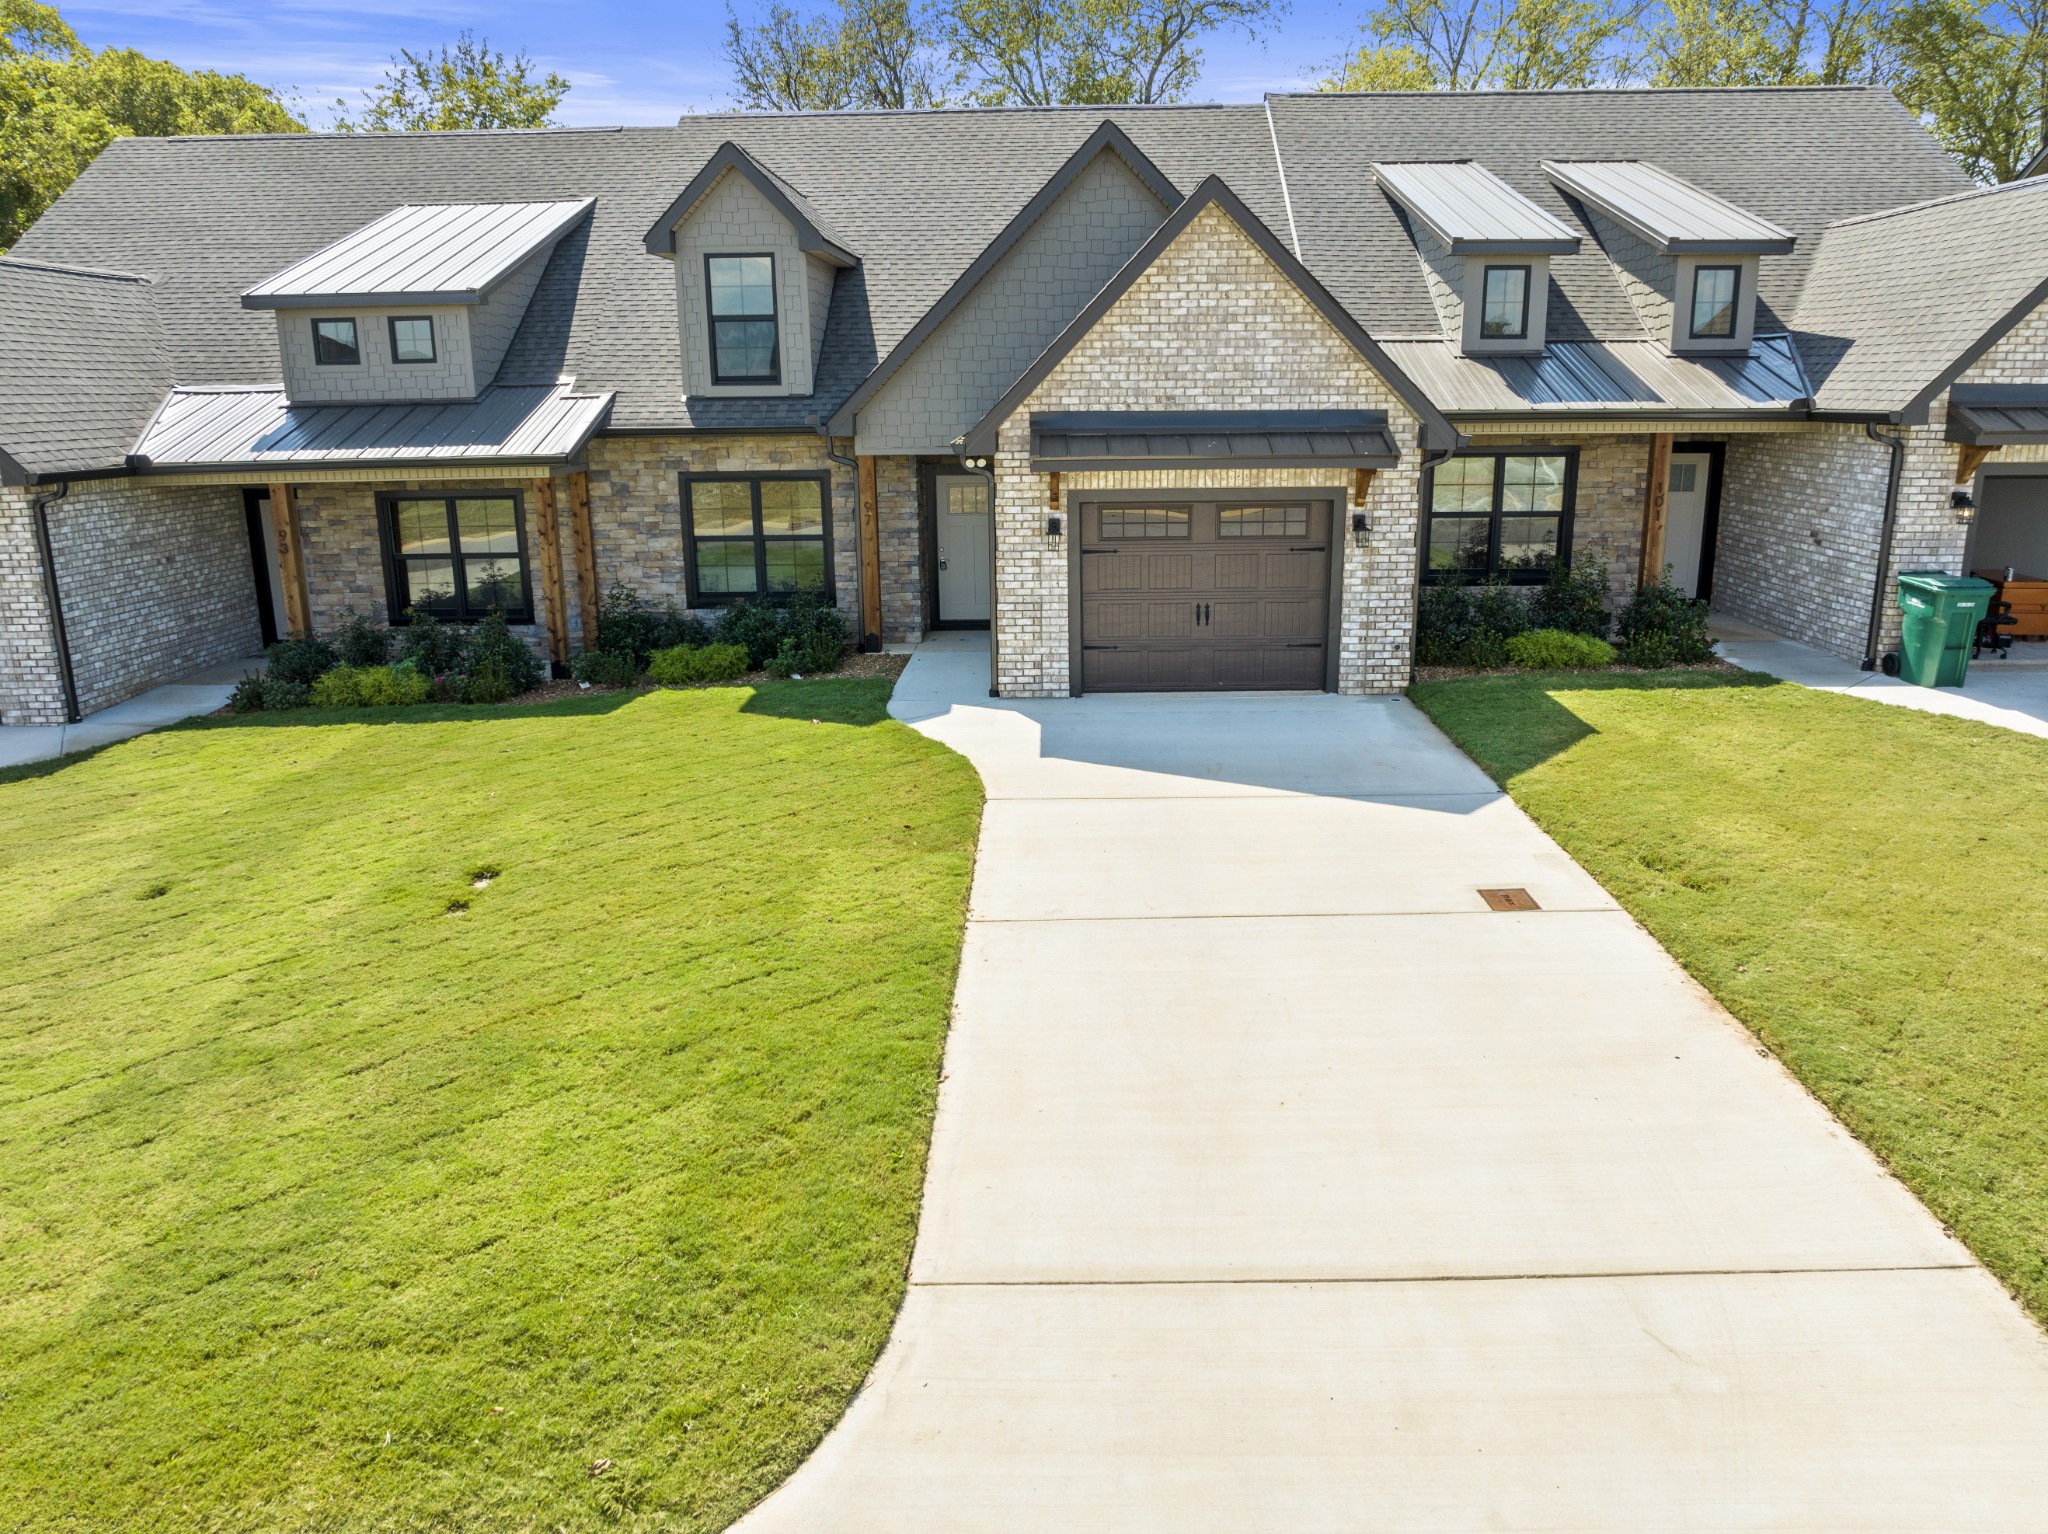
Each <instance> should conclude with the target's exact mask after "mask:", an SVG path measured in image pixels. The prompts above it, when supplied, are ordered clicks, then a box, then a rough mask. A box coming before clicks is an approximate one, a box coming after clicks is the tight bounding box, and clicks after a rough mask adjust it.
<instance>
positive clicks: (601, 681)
mask: <svg viewBox="0 0 2048 1534" xmlns="http://www.w3.org/2000/svg"><path fill="white" fill-rule="evenodd" d="M569 675H571V676H573V677H574V678H576V680H577V681H579V682H588V683H589V684H590V685H591V686H592V687H631V686H632V685H633V684H634V683H635V682H637V681H639V680H640V662H639V660H638V659H636V658H635V657H634V656H632V655H625V654H618V653H615V652H613V651H610V650H585V651H584V652H583V653H582V654H581V655H579V656H577V657H576V658H575V659H574V660H572V661H570V662H569Z"/></svg>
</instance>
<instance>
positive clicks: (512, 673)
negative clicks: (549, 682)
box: [468, 613, 547, 703]
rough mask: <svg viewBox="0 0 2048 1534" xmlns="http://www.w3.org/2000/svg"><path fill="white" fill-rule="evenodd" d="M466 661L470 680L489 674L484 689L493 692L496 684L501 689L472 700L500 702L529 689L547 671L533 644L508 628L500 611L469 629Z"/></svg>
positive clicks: (473, 680) (479, 679)
mask: <svg viewBox="0 0 2048 1534" xmlns="http://www.w3.org/2000/svg"><path fill="white" fill-rule="evenodd" d="M468 661H469V667H468V670H469V675H470V680H471V681H472V682H482V681H483V680H484V679H485V678H486V677H490V678H491V680H490V681H489V683H487V684H486V690H487V691H492V692H495V691H497V690H498V688H499V687H500V686H503V687H504V689H505V691H504V693H503V696H501V697H496V698H481V697H480V698H476V699H474V700H473V701H475V702H478V703H502V702H503V701H504V700H505V698H513V697H517V696H518V695H519V694H520V693H522V692H531V691H532V690H533V689H534V688H536V687H538V686H540V684H541V679H542V677H544V676H545V675H546V674H547V668H546V667H545V666H543V665H542V664H541V660H540V657H539V656H538V655H535V654H534V653H533V646H531V645H529V644H528V643H527V642H526V641H525V640H523V639H521V638H520V637H519V636H518V635H517V634H515V633H513V632H512V629H511V627H510V625H508V624H507V623H506V622H505V615H504V614H503V613H492V614H491V615H490V616H489V617H488V618H486V619H484V621H483V622H481V623H479V624H478V625H477V626H476V628H475V629H474V631H472V632H471V634H470V636H469V654H468Z"/></svg>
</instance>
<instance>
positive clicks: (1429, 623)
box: [1415, 580, 1529, 669]
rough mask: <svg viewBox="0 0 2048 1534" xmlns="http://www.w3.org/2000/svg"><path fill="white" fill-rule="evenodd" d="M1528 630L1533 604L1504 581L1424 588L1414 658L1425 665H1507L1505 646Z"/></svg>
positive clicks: (1482, 667)
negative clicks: (1516, 635)
mask: <svg viewBox="0 0 2048 1534" xmlns="http://www.w3.org/2000/svg"><path fill="white" fill-rule="evenodd" d="M1528 627H1529V603H1528V602H1527V600H1525V599H1524V598H1523V596H1522V594H1521V593H1520V592H1519V591H1517V590H1516V589H1515V588H1514V587H1512V586H1510V585H1508V584H1507V583H1506V582H1505V581H1501V580H1492V581H1488V582H1486V583H1485V584H1483V585H1478V586H1467V585H1463V584H1438V583H1436V582H1431V583H1429V584H1428V585H1425V586H1424V587H1423V588H1422V600H1421V602H1420V604H1419V606H1418V608H1417V610H1416V641H1415V658H1416V660H1417V661H1418V662H1419V663H1420V664H1422V665H1425V666H1477V667H1480V668H1481V669H1491V668H1493V667H1496V666H1503V665H1505V664H1507V651H1506V650H1505V649H1504V648H1503V645H1504V643H1505V641H1506V640H1507V639H1508V638H1509V637H1510V636H1512V635H1515V634H1520V633H1522V632H1524V631H1525V630H1526V629H1527V628H1528Z"/></svg>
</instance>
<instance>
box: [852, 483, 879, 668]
mask: <svg viewBox="0 0 2048 1534" xmlns="http://www.w3.org/2000/svg"><path fill="white" fill-rule="evenodd" d="M854 463H855V465H856V466H857V468H858V471H859V472H858V473H857V475H856V481H857V483H858V486H859V495H860V647H861V648H862V649H863V650H866V651H868V652H870V653H873V652H874V651H876V650H879V649H881V648H882V512H881V508H880V506H878V505H877V504H876V491H875V460H874V457H873V455H872V454H867V453H862V454H860V455H858V456H857V457H856V458H855V459H854Z"/></svg>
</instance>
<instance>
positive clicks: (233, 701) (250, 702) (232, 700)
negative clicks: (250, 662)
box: [228, 671, 263, 714]
mask: <svg viewBox="0 0 2048 1534" xmlns="http://www.w3.org/2000/svg"><path fill="white" fill-rule="evenodd" d="M228 707H229V708H231V709H233V710H234V711H235V712H236V713H238V714H253V713H256V712H258V711H259V710H261V709H262V707H263V678H262V677H260V676H258V675H257V674H256V673H255V672H253V671H252V672H250V673H249V674H248V675H247V676H245V677H243V678H242V679H241V680H240V681H239V682H237V683H235V690H234V691H233V692H231V693H229V694H228Z"/></svg>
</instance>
